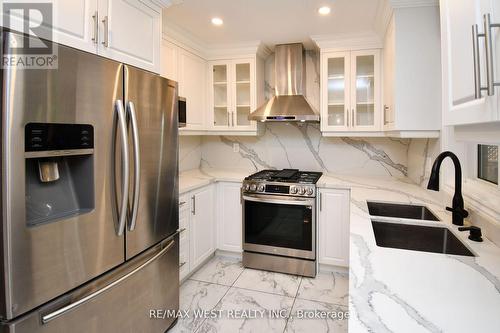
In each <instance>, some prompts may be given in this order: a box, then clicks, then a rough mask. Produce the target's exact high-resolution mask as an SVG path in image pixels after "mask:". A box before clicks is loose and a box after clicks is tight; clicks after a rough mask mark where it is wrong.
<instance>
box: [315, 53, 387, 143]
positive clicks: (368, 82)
mask: <svg viewBox="0 0 500 333" xmlns="http://www.w3.org/2000/svg"><path fill="white" fill-rule="evenodd" d="M379 58H380V51H379V50H360V51H343V52H324V53H322V56H321V78H322V79H321V130H322V132H323V134H325V135H328V134H329V133H335V132H337V134H341V133H343V134H349V133H352V132H365V131H379V130H380V119H381V117H380V91H381V88H380V85H381V79H380V59H379Z"/></svg>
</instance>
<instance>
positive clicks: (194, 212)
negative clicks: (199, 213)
mask: <svg viewBox="0 0 500 333" xmlns="http://www.w3.org/2000/svg"><path fill="white" fill-rule="evenodd" d="M191 203H192V204H193V207H192V208H191V214H193V215H196V196H194V195H193V196H192V197H191Z"/></svg>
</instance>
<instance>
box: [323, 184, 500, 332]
mask: <svg viewBox="0 0 500 333" xmlns="http://www.w3.org/2000/svg"><path fill="white" fill-rule="evenodd" d="M320 182H321V185H322V186H335V187H336V186H339V187H349V188H350V189H351V221H350V222H351V226H350V230H351V237H350V238H351V242H350V261H349V264H350V274H349V276H350V282H349V309H350V312H351V316H350V318H349V327H350V328H351V329H354V328H356V329H355V330H354V331H355V332H391V331H401V329H402V328H405V330H404V331H412V332H413V331H419V330H422V331H430V332H497V331H500V316H498V313H499V311H500V260H499V258H500V249H499V248H498V247H496V246H495V245H494V244H493V243H492V242H490V241H489V240H488V239H485V241H484V242H483V243H476V242H472V241H470V240H469V239H467V233H461V232H459V231H458V230H457V227H456V226H453V225H451V224H450V221H451V218H450V214H449V213H448V212H447V211H445V210H444V209H443V208H444V206H445V203H442V202H441V200H440V196H439V195H438V193H436V192H430V191H427V190H425V189H423V188H421V187H419V186H417V185H414V184H411V183H409V182H403V181H398V180H396V179H394V178H392V179H391V178H386V179H384V178H374V177H371V178H359V177H357V178H356V177H351V178H349V177H343V176H332V175H327V176H324V177H322V179H321V180H320ZM366 200H384V201H394V202H405V203H417V204H425V205H427V206H428V207H429V208H430V209H431V210H432V211H433V212H435V213H436V214H437V215H438V216H439V217H440V218H441V219H442V221H441V222H420V223H422V224H426V223H427V224H428V223H431V224H434V225H436V224H439V225H444V226H447V227H448V228H450V229H451V230H452V232H453V233H454V234H455V235H456V236H457V237H458V238H459V239H460V240H461V241H462V242H463V243H464V244H466V245H467V246H468V247H469V248H470V249H471V250H472V251H473V252H474V253H475V254H477V257H475V258H471V257H462V256H453V255H445V254H436V253H426V252H416V251H406V250H398V249H391V248H383V247H379V246H377V245H376V243H375V238H374V234H373V230H372V226H371V220H370V216H369V215H368V213H367V207H366ZM401 222H404V221H401ZM415 223H418V222H415ZM460 314H462V315H460ZM471 318H474V319H473V320H471ZM412 328H415V330H413V329H412ZM417 328H418V329H417Z"/></svg>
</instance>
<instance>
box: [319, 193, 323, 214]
mask: <svg viewBox="0 0 500 333" xmlns="http://www.w3.org/2000/svg"><path fill="white" fill-rule="evenodd" d="M322 199H323V198H322V197H321V192H319V211H320V212H321V211H322V210H323V200H322Z"/></svg>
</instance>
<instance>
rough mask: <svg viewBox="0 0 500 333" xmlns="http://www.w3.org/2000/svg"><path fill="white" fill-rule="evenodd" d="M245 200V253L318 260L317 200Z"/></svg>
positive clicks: (250, 197)
mask: <svg viewBox="0 0 500 333" xmlns="http://www.w3.org/2000/svg"><path fill="white" fill-rule="evenodd" d="M242 199H243V250H245V251H251V252H260V253H269V254H276V255H282V256H287V257H297V258H303V259H316V218H315V217H316V215H315V214H316V211H315V199H314V198H297V197H287V196H276V195H263V194H259V195H249V194H245V195H243V196H242Z"/></svg>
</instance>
